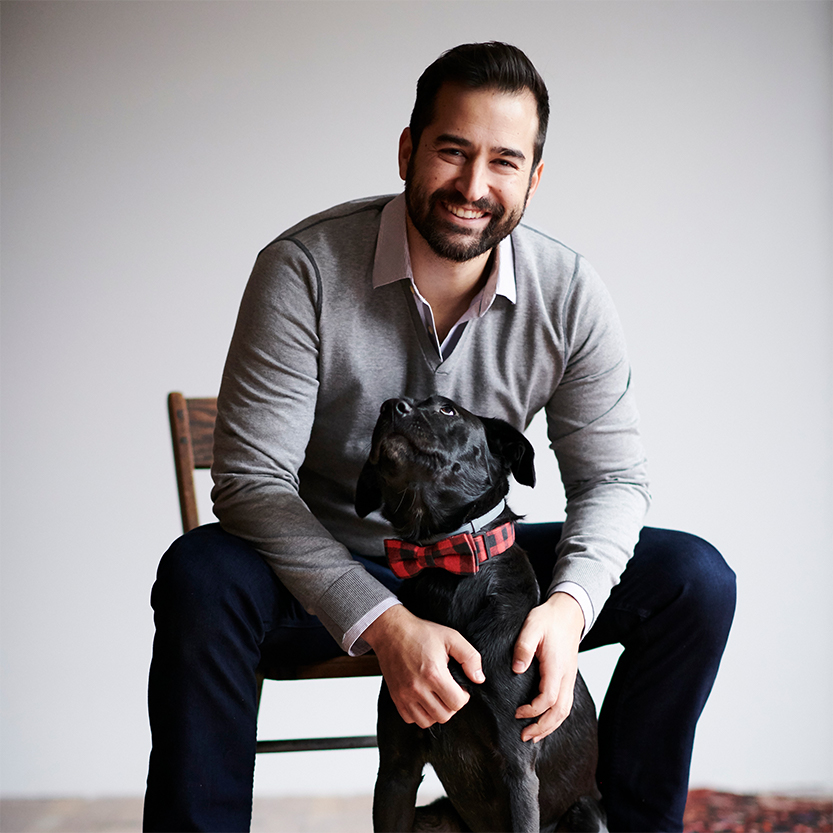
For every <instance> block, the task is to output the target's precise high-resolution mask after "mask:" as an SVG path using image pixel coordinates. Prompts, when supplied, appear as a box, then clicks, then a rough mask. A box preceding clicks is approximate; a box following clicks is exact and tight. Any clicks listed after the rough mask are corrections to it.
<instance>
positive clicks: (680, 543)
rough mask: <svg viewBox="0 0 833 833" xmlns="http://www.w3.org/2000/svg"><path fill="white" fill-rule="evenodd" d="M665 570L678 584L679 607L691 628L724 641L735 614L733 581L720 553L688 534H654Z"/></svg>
mask: <svg viewBox="0 0 833 833" xmlns="http://www.w3.org/2000/svg"><path fill="white" fill-rule="evenodd" d="M653 532H655V533H656V535H655V538H656V541H655V545H659V546H660V547H661V549H662V550H663V552H662V561H663V562H664V567H665V569H666V570H669V571H672V572H673V575H674V580H675V581H676V582H677V594H678V595H677V603H678V606H679V607H681V608H684V609H685V610H686V611H688V612H689V615H690V616H691V619H692V625H693V626H696V627H697V628H698V630H699V631H700V632H701V633H703V634H707V633H709V632H713V633H714V635H715V637H717V638H721V637H722V638H724V639H725V637H726V635H727V634H728V631H729V627H730V626H731V623H732V619H733V617H734V612H735V601H736V578H735V573H734V571H733V570H732V569H731V568H730V567H729V565H728V564H727V563H726V560H725V559H724V558H723V556H722V555H721V554H720V552H719V551H718V550H717V549H716V548H715V547H714V546H712V545H711V544H710V543H709V542H708V541H704V540H703V539H702V538H698V537H697V536H696V535H691V534H689V533H687V532H673V531H669V530H654V531H653Z"/></svg>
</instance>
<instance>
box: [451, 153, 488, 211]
mask: <svg viewBox="0 0 833 833" xmlns="http://www.w3.org/2000/svg"><path fill="white" fill-rule="evenodd" d="M456 185H457V190H458V191H459V192H460V193H461V194H462V195H463V196H464V197H465V198H466V201H467V202H468V203H475V202H477V201H478V200H480V199H483V197H485V196H486V195H487V194H488V193H489V183H488V178H487V171H486V166H485V165H484V164H483V163H482V162H480V161H479V160H477V159H472V160H470V161H469V162H467V163H466V164H465V165H464V166H463V168H462V170H461V171H460V175H459V176H458V177H457V183H456Z"/></svg>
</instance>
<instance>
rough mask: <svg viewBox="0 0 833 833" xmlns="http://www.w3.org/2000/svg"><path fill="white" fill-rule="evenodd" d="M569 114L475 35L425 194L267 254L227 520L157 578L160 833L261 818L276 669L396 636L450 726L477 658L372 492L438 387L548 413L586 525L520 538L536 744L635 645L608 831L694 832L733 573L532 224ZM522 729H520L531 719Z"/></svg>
mask: <svg viewBox="0 0 833 833" xmlns="http://www.w3.org/2000/svg"><path fill="white" fill-rule="evenodd" d="M548 116H549V105H548V98H547V92H546V87H545V86H544V83H543V81H542V80H541V78H540V76H539V75H538V73H537V72H536V71H535V69H534V67H533V66H532V64H531V63H530V62H529V60H528V59H527V58H526V56H525V55H524V54H523V53H522V52H520V50H517V49H516V48H514V47H511V46H508V45H506V44H470V45H465V46H460V47H457V48H456V49H453V50H450V51H449V52H448V53H446V54H445V55H443V56H441V57H440V58H439V59H438V60H437V61H436V62H435V63H434V64H432V65H431V66H430V67H429V68H428V69H427V70H426V71H425V73H424V74H423V76H422V78H421V79H420V82H419V85H418V88H417V100H416V103H415V106H414V111H413V114H412V117H411V123H410V125H409V127H408V128H407V129H406V130H405V131H404V132H403V133H402V136H401V138H400V145H399V167H400V175H401V176H402V178H403V179H404V180H405V194H404V195H400V196H399V197H395V198H390V197H386V198H379V199H375V200H364V201H359V202H356V203H350V204H347V205H343V206H338V207H336V208H334V209H331V210H330V211H328V212H325V213H323V214H320V215H317V216H315V217H313V218H310V219H308V220H306V221H304V222H302V223H300V224H299V225H298V226H296V227H294V228H293V229H290V230H289V231H287V232H286V233H284V234H283V235H281V237H279V238H278V239H277V240H276V241H274V242H273V243H272V244H271V245H270V246H268V247H267V248H266V249H265V250H264V251H263V252H261V254H260V256H259V257H258V260H257V263H256V265H255V268H254V271H253V273H252V276H251V279H250V281H249V284H248V286H247V289H246V292H245V294H244V298H243V302H242V304H241V309H240V315H239V318H238V324H237V327H236V330H235V334H234V337H233V340H232V344H231V348H230V351H229V356H228V360H227V364H226V369H225V372H224V376H223V383H222V387H221V391H220V396H219V413H218V422H217V430H216V434H215V466H214V470H213V477H214V480H215V488H214V492H213V499H214V506H215V513H216V514H217V516H218V518H219V520H220V525H210V526H207V527H202V528H200V529H198V530H195V531H194V532H192V533H189V534H188V535H186V536H184V537H183V538H181V539H180V540H179V541H177V542H176V543H175V544H174V546H173V547H172V548H171V549H170V550H169V552H168V553H166V555H165V557H164V558H163V560H162V562H161V564H160V568H159V574H158V578H157V582H156V584H155V586H154V590H153V598H152V601H153V606H154V610H155V620H156V626H157V635H156V639H155V642H154V658H153V663H152V666H151V675H150V694H149V704H150V716H151V727H152V731H153V751H152V753H151V763H150V771H149V776H148V790H147V796H146V802H145V827H146V829H148V830H184V829H204V830H240V829H247V826H248V823H249V815H250V811H251V785H252V772H253V766H254V741H255V733H256V697H255V683H254V679H255V670H256V668H257V667H258V666H263V667H267V666H268V665H270V664H275V663H278V664H279V663H286V664H292V663H295V662H300V661H307V662H312V661H315V660H319V659H323V658H326V657H329V656H334V655H337V654H338V653H340V652H342V651H346V652H348V653H352V654H359V653H362V652H364V651H366V650H368V649H370V648H372V649H373V650H374V651H375V652H376V654H377V656H378V658H379V662H380V665H381V668H382V672H383V674H384V676H385V679H386V681H387V683H388V686H389V687H390V690H391V694H392V696H393V699H394V702H395V703H396V705H397V708H398V709H399V711H400V713H401V715H402V717H403V718H404V719H405V720H406V721H409V722H413V723H416V724H417V725H419V726H421V727H429V726H431V725H433V724H435V723H442V722H445V721H447V720H448V719H449V718H451V717H452V716H453V715H454V714H455V713H456V712H457V711H458V710H459V709H460V708H462V707H463V706H464V705H465V703H466V701H467V699H468V695H467V694H466V692H465V691H464V690H463V689H462V688H460V686H458V685H457V684H456V683H455V682H454V680H453V678H452V677H451V675H450V673H449V671H448V662H449V658H454V659H456V660H457V661H458V662H460V663H461V665H462V666H463V669H464V670H465V673H466V674H467V675H468V676H469V677H470V678H471V680H472V681H473V682H475V683H477V682H481V681H482V680H483V673H482V670H481V666H480V657H479V655H478V653H477V652H476V651H475V650H474V648H473V647H472V646H471V645H470V644H469V643H468V642H467V641H466V640H465V639H464V638H463V637H462V636H461V635H460V634H458V633H456V632H454V631H452V630H450V629H448V628H444V627H442V626H440V625H437V624H434V623H430V622H425V621H422V620H419V619H417V618H416V617H414V616H413V615H411V614H410V613H409V612H408V611H407V610H405V609H404V608H403V607H402V606H401V605H400V604H398V601H397V599H396V596H395V590H396V587H397V581H396V579H395V578H394V577H393V576H392V574H391V572H390V570H389V569H388V568H387V566H386V564H385V562H384V558H383V545H382V541H383V539H384V538H385V537H389V536H390V528H389V527H388V526H387V525H386V524H385V522H384V521H383V520H382V519H381V517H380V516H378V515H375V516H371V517H370V518H368V519H366V520H365V521H360V520H359V519H358V518H357V517H356V516H355V513H354V512H353V509H352V505H353V490H354V487H355V483H356V480H357V478H358V474H359V471H360V469H361V465H362V463H363V460H364V457H365V456H366V453H367V448H368V442H369V438H370V435H371V432H372V428H373V425H374V423H375V420H376V415H377V413H378V408H379V405H380V404H381V403H382V402H383V401H384V400H385V399H388V398H390V397H394V396H396V397H399V396H407V397H412V398H414V399H423V398H425V397H427V396H429V395H431V394H433V393H441V394H444V395H447V396H449V397H451V398H453V399H456V400H458V401H459V402H460V403H461V404H463V405H464V406H465V407H466V408H468V409H469V410H471V411H473V412H475V413H480V414H483V415H488V416H500V417H502V418H504V419H506V420H507V421H509V422H511V423H512V424H514V425H516V426H517V427H519V428H525V427H526V425H528V423H529V421H530V420H531V418H532V416H533V415H534V413H536V412H537V411H539V410H541V409H542V408H543V409H544V410H545V411H546V414H547V422H548V431H549V436H550V440H551V443H552V446H553V449H554V451H555V453H556V455H557V458H558V461H559V467H560V470H561V475H562V479H563V481H564V484H565V491H566V495H567V500H568V503H567V513H566V521H565V523H564V524H563V525H562V524H544V525H525V526H524V525H521V528H520V529H519V533H518V538H519V541H520V543H521V544H522V545H523V546H524V547H525V548H526V549H527V550H528V552H529V554H530V558H531V560H532V562H533V564H534V566H535V567H536V570H537V572H538V575H539V579H540V581H541V583H542V589H543V590H544V591H545V593H544V599H543V601H542V603H541V605H540V606H539V607H537V608H535V609H534V610H533V611H532V612H531V613H530V615H529V617H528V619H527V621H526V624H525V626H524V628H523V630H522V632H521V634H520V636H519V638H518V641H517V645H516V650H515V658H514V666H513V667H514V668H515V670H516V671H518V672H521V671H523V670H525V669H526V668H527V667H528V665H529V663H530V662H531V661H532V659H533V657H536V658H537V659H538V661H539V663H540V668H541V690H540V692H539V694H538V696H537V697H535V698H534V699H533V701H532V702H531V703H529V704H527V705H525V706H523V707H521V708H520V709H519V710H518V714H517V716H518V717H519V718H520V717H534V718H536V720H535V722H534V723H532V724H531V725H529V726H528V727H527V728H526V729H524V731H523V733H522V737H523V739H524V740H525V741H528V742H536V741H538V740H540V739H541V738H543V737H545V736H546V735H548V734H549V733H551V732H553V731H554V730H555V729H556V728H557V727H558V725H559V724H560V723H561V721H562V720H563V719H564V718H565V716H566V715H567V714H569V711H570V707H571V705H572V690H573V684H574V681H575V675H576V668H577V658H578V651H579V645H580V644H581V647H582V649H584V648H589V647H595V646H597V645H602V644H609V643H612V642H621V643H622V644H623V645H625V651H624V653H623V654H622V657H621V659H620V661H619V664H618V666H617V669H616V672H615V673H614V676H613V679H612V681H611V685H610V688H609V691H608V695H607V697H606V699H605V704H604V707H603V709H602V712H601V715H600V764H599V771H598V777H599V782H600V786H601V790H602V793H603V796H604V801H605V805H606V809H607V812H608V816H609V824H610V829H611V830H640V831H647V830H664V831H668V830H681V829H682V813H683V809H684V806H685V799H686V793H687V785H688V768H689V764H690V757H691V748H692V744H693V736H694V727H695V724H696V722H697V719H698V717H699V714H700V711H701V710H702V707H703V705H704V703H705V700H706V698H707V696H708V693H709V691H710V689H711V685H712V683H713V680H714V676H715V674H716V673H717V668H718V664H719V661H720V656H721V654H722V651H723V647H724V645H725V641H726V638H727V636H728V631H729V626H730V624H731V619H732V615H733V610H734V576H733V574H732V572H731V571H730V570H729V568H728V567H727V566H726V565H725V563H724V562H723V559H722V558H721V557H720V555H719V554H718V553H717V552H716V551H715V550H714V549H713V548H711V547H710V546H709V545H708V544H706V543H705V542H703V541H701V540H700V539H697V538H694V537H692V536H688V535H685V534H683V533H675V532H668V531H663V530H651V529H644V530H643V529H642V525H643V519H644V514H645V511H646V509H647V505H648V492H647V482H646V478H645V464H644V454H643V451H642V446H641V443H640V440H639V435H638V431H637V415H636V410H635V406H634V401H633V394H632V392H631V389H630V372H629V366H628V362H627V357H626V354H625V348H624V340H623V338H622V335H621V332H620V328H619V323H618V320H617V317H616V314H615V311H614V310H613V307H612V304H611V301H610V298H609V296H608V295H607V293H606V291H605V290H604V288H603V286H602V285H601V283H600V281H599V279H598V277H597V276H596V275H595V273H594V272H593V270H592V269H591V268H590V267H589V266H588V264H587V263H586V261H584V259H583V258H581V257H580V256H579V255H578V254H576V253H575V252H573V251H571V250H570V249H568V248H566V247H565V246H563V245H562V244H560V243H558V242H557V241H555V240H553V239H552V238H549V237H547V236H546V235H543V234H541V233H539V232H536V231H534V230H532V229H530V228H528V227H526V226H524V225H523V224H521V222H520V221H521V218H522V216H523V213H524V209H525V208H526V205H527V203H528V202H529V200H530V199H531V198H532V197H533V195H534V194H535V192H536V190H537V188H538V186H539V184H540V181H541V175H542V171H543V163H542V162H541V153H542V150H543V144H544V138H545V135H546V129H547V121H548ZM519 731H520V729H519Z"/></svg>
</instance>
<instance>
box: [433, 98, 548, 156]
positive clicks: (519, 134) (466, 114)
mask: <svg viewBox="0 0 833 833" xmlns="http://www.w3.org/2000/svg"><path fill="white" fill-rule="evenodd" d="M537 132H538V107H537V103H536V101H535V96H534V95H533V94H532V92H531V91H530V90H528V89H523V90H520V91H518V92H505V91H503V90H500V89H495V88H491V87H484V88H477V89H471V88H468V87H463V86H460V85H457V84H444V85H443V86H442V87H440V90H439V92H438V93H437V98H436V100H435V101H434V112H433V118H432V120H431V122H430V123H429V124H428V125H427V126H426V133H427V134H428V136H427V137H426V138H428V137H430V139H431V140H432V141H433V142H452V143H455V144H459V145H460V146H461V147H466V146H468V145H471V144H474V142H475V141H478V142H479V141H481V140H482V139H483V138H484V137H487V136H488V137H489V138H490V139H493V140H494V141H489V142H488V144H489V149H490V150H492V151H497V152H503V154H504V155H507V156H516V155H518V154H520V155H521V156H523V157H526V156H528V155H530V154H531V151H532V149H533V147H534V144H535V139H536V136H537Z"/></svg>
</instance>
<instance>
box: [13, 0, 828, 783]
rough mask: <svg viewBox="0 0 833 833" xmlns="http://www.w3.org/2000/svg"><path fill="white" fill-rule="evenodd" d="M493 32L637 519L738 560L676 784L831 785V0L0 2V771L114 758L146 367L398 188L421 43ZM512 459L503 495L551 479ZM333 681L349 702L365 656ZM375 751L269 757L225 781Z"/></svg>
mask: <svg viewBox="0 0 833 833" xmlns="http://www.w3.org/2000/svg"><path fill="white" fill-rule="evenodd" d="M492 38H499V39H504V40H509V41H512V42H514V43H517V44H518V45H519V46H521V47H522V48H524V49H525V50H526V51H527V52H528V53H529V55H530V56H531V57H532V59H533V60H534V61H535V62H536V63H537V65H538V66H539V68H540V70H541V71H542V73H543V74H544V76H545V78H546V80H547V81H548V83H549V85H550V89H551V94H552V99H553V104H554V118H553V121H552V126H551V130H550V138H549V142H548V146H547V152H546V157H545V158H546V161H547V168H546V173H545V178H544V181H543V184H542V187H541V189H540V190H539V192H538V194H537V195H536V198H535V201H534V205H533V207H532V208H531V209H530V212H529V216H530V218H531V220H532V221H533V222H535V223H537V224H539V225H542V226H544V227H546V228H547V229H549V230H551V231H552V232H553V233H554V234H556V235H557V236H558V237H560V238H561V239H563V240H564V241H565V242H567V243H568V244H569V245H571V246H573V247H575V248H577V249H579V250H580V251H582V252H583V253H584V254H585V255H586V256H587V257H588V258H589V259H590V260H591V262H593V263H594V265H595V266H596V268H597V269H598V270H599V271H600V272H601V274H602V275H603V276H604V277H605V278H606V280H607V282H608V284H609V286H610V288H611V290H612V292H613V294H614V296H615V298H616V299H617V302H618V305H619V308H620V311H621V314H622V317H623V319H624V322H625V326H626V329H627V332H628V334H629V341H630V346H631V352H632V359H633V363H634V366H635V378H636V384H637V390H638V395H639V401H640V406H641V411H642V414H643V418H644V431H645V437H646V442H647V446H648V449H649V453H650V457H651V460H652V469H653V491H654V494H655V505H654V509H653V510H652V514H651V516H650V522H651V523H652V524H653V525H659V526H671V527H678V528H685V529H689V530H692V531H695V532H697V533H699V534H701V535H703V536H704V537H706V538H709V539H710V540H712V541H713V542H714V543H715V544H716V545H718V547H720V548H721V549H722V551H723V552H724V553H725V555H726V557H727V558H728V560H729V562H730V563H731V564H732V566H733V567H734V568H735V570H736V571H737V573H738V575H739V587H740V600H739V607H738V614H737V619H736V624H735V627H734V631H733V634H732V637H731V640H730V644H729V648H728V651H727V654H726V657H725V661H724V665H723V668H722V671H721V675H720V677H719V679H718V683H717V686H716V688H715V690H714V693H713V696H712V699H711V701H710V702H709V704H708V706H707V708H706V712H705V714H704V716H703V719H702V721H701V727H700V732H699V737H698V741H697V745H696V748H695V759H694V765H693V774H692V781H693V783H694V784H695V785H709V786H717V787H722V788H728V789H740V790H758V789H800V788H808V787H817V788H818V787H821V788H826V789H827V790H830V789H833V762H832V761H831V748H833V727H832V726H831V709H830V703H831V702H833V690H832V689H833V686H832V685H831V657H833V650H831V648H832V647H833V646H831V630H833V628H832V627H831V624H832V623H831V613H830V609H831V605H830V591H831V555H833V552H832V550H833V545H831V541H833V512H831V506H833V502H831V497H833V489H831V481H832V479H833V465H831V431H830V428H831V401H832V400H833V392H831V378H833V374H832V373H831V369H832V368H831V248H830V241H829V233H830V220H831V104H830V101H831V98H830V94H831V78H830V73H831V5H830V4H829V3H826V2H809V3H805V2H766V3H762V2H745V3H729V2H724V3H706V2H693V3H691V2H686V1H685V0H683V2H675V3H662V2H660V3H654V2H616V3H605V2H594V3H580V2H563V3H562V2H534V3H524V2H495V3H490V2H479V3H473V4H470V3H467V2H459V3H430V2H415V3H413V2H397V3H385V2H381V3H374V2H369V3H367V2H334V3H330V2H308V3H289V2H266V3H252V4H250V3H248V2H233V3H223V2H219V3H180V2H166V3H155V2H143V3H135V2H96V3H82V2H73V1H72V0H69V1H68V2H58V3H51V2H37V3H31V2H21V3H15V2H3V4H2V39H3V40H2V108H3V109H2V153H3V158H2V177H3V179H2V199H3V204H2V208H3V215H2V220H3V228H2V233H3V239H2V245H3V261H2V266H3V286H2V290H3V304H2V316H3V318H2V326H3V329H2V338H3V343H2V347H3V354H2V358H3V376H2V383H3V402H2V404H3V484H2V485H3V527H2V534H3V540H2V544H3V550H2V558H3V561H2V674H3V677H2V737H1V738H0V742H1V743H2V791H3V793H4V794H6V795H12V794H16V795H30V794H69V793H75V794H83V795H96V794H117V793H125V794H138V793H140V792H141V791H142V790H143V782H144V777H145V769H146V762H147V753H148V749H149V732H148V728H147V720H146V713H145V684H146V674H147V666H148V662H149V658H150V647H151V638H152V633H153V630H152V621H151V612H150V608H149V604H148V595H149V590H150V586H151V583H152V581H153V576H154V572H155V569H156V564H157V561H158V559H159V556H160V555H161V553H162V552H163V550H164V549H165V547H166V546H167V544H168V543H169V542H170V541H171V540H172V539H173V538H174V537H175V536H176V535H177V533H178V523H179V520H178V515H177V509H176V493H175V488H174V480H173V468H172V464H171V460H170V452H169V446H168V442H169V441H168V428H167V423H166V413H165V395H166V393H167V392H168V391H169V390H172V389H180V390H183V391H185V392H186V393H187V394H190V395H200V394H203V395H211V394H213V393H215V391H216V390H217V387H218V380H219V378H220V372H221V368H222V363H223V359H224V355H225V350H226V346H227V343H228V339H229V337H230V333H231V329H232V326H233V322H234V318H235V314H236V308H237V304H238V300H239V297H240V294H241V292H242V290H243V286H244V283H245V280H246V278H247V275H248V271H249V269H250V267H251V264H252V262H253V259H254V256H255V254H256V252H257V251H258V250H259V248H261V247H262V246H263V245H265V244H266V243H267V242H269V241H270V240H271V239H272V238H273V237H274V236H276V235H277V234H278V233H279V232H280V231H281V230H282V229H283V228H285V227H286V226H288V225H290V224H292V223H294V222H295V221H297V220H298V219H300V218H302V217H303V216H305V215H307V214H309V213H312V212H313V211H316V210H319V209H322V208H325V207H327V206H329V205H331V204H333V203H335V202H338V201H341V200H345V199H350V198H354V197H358V196H363V195H369V194H375V193H384V192H389V191H392V190H397V189H398V188H399V187H400V184H399V181H398V178H397V172H396V143H397V138H398V135H399V132H400V130H401V128H402V127H403V126H404V125H405V123H406V122H407V118H408V115H409V112H410V107H411V104H412V99H413V90H414V85H415V82H416V79H417V77H418V75H419V73H420V72H421V71H422V69H423V68H424V67H425V66H426V65H427V64H428V63H429V62H430V61H432V60H433V59H434V58H435V57H436V56H437V55H438V54H439V53H440V52H441V51H442V50H443V49H445V48H448V47H450V46H453V45H455V44H457V43H460V42H463V41H469V40H487V39H492ZM542 468H543V469H544V470H545V472H546V474H545V476H544V478H543V482H542V483H541V485H540V486H539V487H538V489H536V490H535V493H534V494H533V495H532V496H530V495H526V494H524V495H520V496H519V498H518V505H519V507H520V508H523V509H526V510H528V511H529V512H530V514H531V516H532V517H533V518H537V517H555V516H557V514H558V513H559V512H560V502H559V499H558V498H557V495H558V493H559V489H558V486H557V474H556V471H555V466H554V464H552V463H550V464H549V465H547V464H546V462H545V461H544V460H543V457H542ZM553 495H555V496H556V499H555V501H554V503H553V508H551V507H550V503H552V502H553ZM609 662H610V658H609V655H603V656H602V657H601V659H597V660H595V661H594V660H592V659H591V660H588V663H587V665H586V666H585V667H587V668H588V674H589V676H591V677H592V679H593V685H594V688H595V689H596V691H597V692H598V691H599V687H600V686H603V683H602V682H599V676H600V674H601V673H602V672H603V671H604V670H605V668H606V667H608V666H609ZM345 685H346V686H348V687H347V689H346V693H345V694H344V695H343V696H344V697H346V698H347V700H348V704H351V708H352V709H353V710H355V711H356V717H355V722H356V724H357V725H356V727H355V728H356V730H357V731H361V732H363V731H371V730H372V726H373V706H374V704H373V700H374V698H375V689H376V683H375V682H371V683H369V684H366V683H364V682H362V683H357V684H345ZM289 688H292V686H290V687H289ZM317 691H320V686H319V689H317ZM293 692H294V693H293ZM284 697H286V698H287V699H286V700H284V699H283V698H284ZM293 698H294V699H293ZM329 701H330V698H329V695H327V696H324V697H321V698H319V697H318V695H317V694H316V693H314V692H311V691H309V690H308V689H305V688H304V689H301V690H300V691H296V689H293V691H292V692H289V693H287V694H286V695H282V694H280V693H279V690H278V689H277V688H276V687H274V686H273V688H271V689H270V691H269V694H268V699H267V702H266V704H265V706H264V714H263V724H264V725H265V726H267V727H268V728H269V729H270V730H271V729H272V728H274V727H275V726H276V724H282V725H283V728H284V729H286V730H287V731H288V732H289V733H290V734H292V733H294V732H297V731H298V730H299V728H300V727H302V726H303V725H304V724H309V725H310V727H311V729H314V730H319V729H320V730H323V731H324V732H327V731H331V730H333V729H334V728H335V729H337V728H338V727H340V726H341V725H342V724H343V723H344V722H345V720H346V718H345V717H344V714H343V711H344V710H345V709H346V705H345V706H341V707H339V708H340V710H339V713H338V714H337V715H334V716H332V717H331V718H330V719H329V720H328V719H327V712H329V711H331V710H332V708H333V707H332V705H331V703H330V702H329ZM351 701H352V703H351ZM279 728H280V727H279ZM302 731H303V729H302ZM374 771H375V753H374V752H345V753H333V754H332V755H329V754H328V755H319V756H317V757H316V756H315V755H309V754H303V755H297V756H289V757H280V756H273V757H272V758H271V759H268V760H267V759H262V760H261V762H260V763H259V765H258V775H257V788H258V790H259V791H260V792H263V793H302V792H331V793H335V792H342V793H362V792H368V791H369V790H370V788H371V784H372V781H373V777H374Z"/></svg>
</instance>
